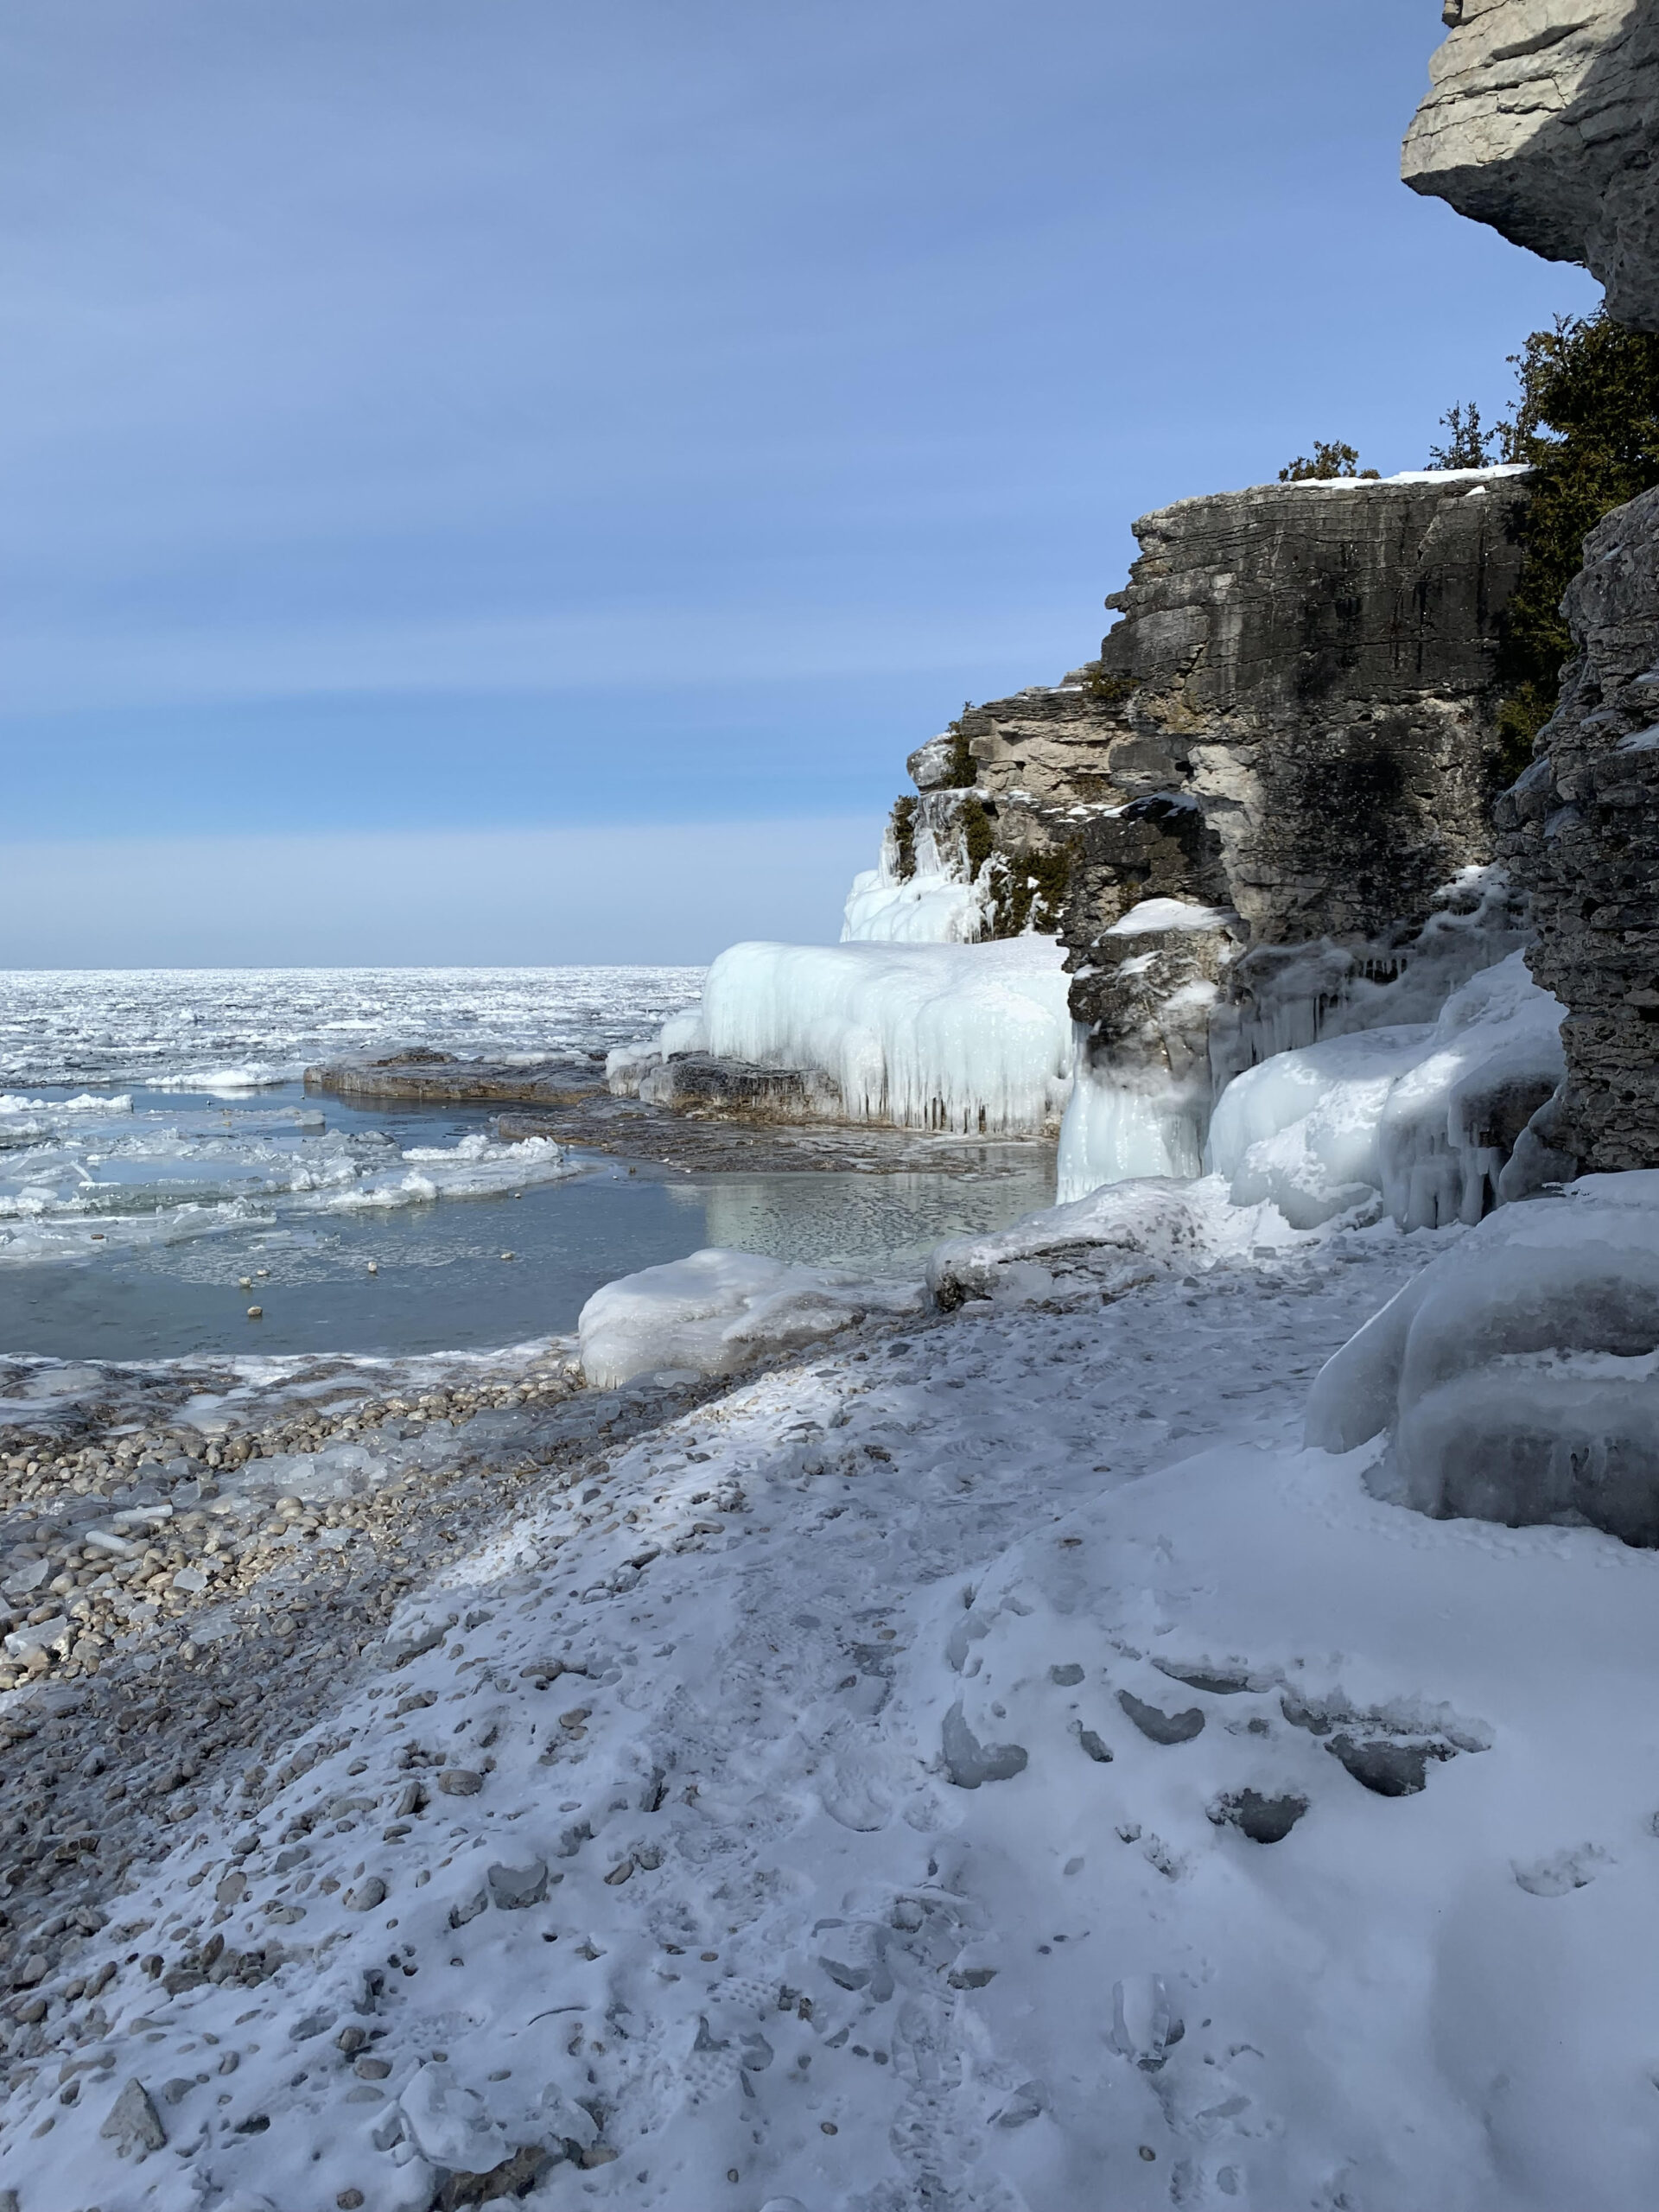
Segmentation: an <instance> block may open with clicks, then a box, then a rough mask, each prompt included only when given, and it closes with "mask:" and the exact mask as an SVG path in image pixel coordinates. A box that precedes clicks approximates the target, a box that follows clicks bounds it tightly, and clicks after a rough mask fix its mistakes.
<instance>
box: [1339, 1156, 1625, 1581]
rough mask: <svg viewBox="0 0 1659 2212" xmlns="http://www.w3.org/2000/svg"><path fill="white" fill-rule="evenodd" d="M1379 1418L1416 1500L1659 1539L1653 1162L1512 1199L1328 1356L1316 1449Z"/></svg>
mask: <svg viewBox="0 0 1659 2212" xmlns="http://www.w3.org/2000/svg"><path fill="white" fill-rule="evenodd" d="M1384 1430H1387V1431H1388V1432H1389V1433H1390V1437H1391V1446H1390V1453H1389V1462H1388V1465H1387V1468H1386V1470H1385V1471H1384V1474H1383V1477H1382V1478H1381V1479H1382V1485H1383V1487H1384V1488H1385V1489H1386V1490H1387V1491H1389V1493H1390V1494H1393V1495H1397V1496H1399V1497H1401V1498H1402V1500H1403V1501H1404V1502H1405V1503H1408V1504H1410V1505H1413V1506H1414V1507H1415V1508H1416V1509H1417V1510H1419V1511H1421V1512H1424V1513H1431V1514H1433V1515H1435V1516H1442V1517H1443V1516H1453V1515H1461V1516H1470V1517H1471V1518H1473V1519H1477V1520H1483V1521H1501V1522H1506V1523H1508V1524H1509V1525H1510V1526H1511V1527H1518V1526H1521V1525H1522V1524H1525V1523H1528V1522H1548V1521H1567V1522H1582V1521H1587V1522H1591V1523H1592V1525H1593V1526H1594V1527H1596V1528H1599V1529H1608V1530H1609V1531H1611V1534H1613V1535H1617V1536H1621V1537H1623V1538H1624V1541H1626V1542H1627V1543H1632V1544H1644V1545H1656V1544H1659V1172H1649V1173H1636V1174H1626V1175H1591V1176H1586V1177H1585V1178H1584V1179H1583V1180H1582V1181H1580V1182H1578V1183H1575V1184H1573V1185H1571V1186H1570V1188H1569V1189H1568V1190H1567V1192H1565V1193H1564V1194H1563V1195H1562V1196H1560V1197H1558V1198H1541V1199H1535V1200H1533V1201H1531V1202H1529V1203H1528V1204H1525V1205H1514V1206H1506V1207H1504V1208H1503V1211H1501V1212H1499V1213H1496V1214H1493V1215H1491V1216H1490V1217H1488V1218H1487V1219H1486V1220H1485V1221H1484V1222H1482V1223H1481V1224H1480V1225H1479V1227H1478V1228H1477V1229H1475V1230H1471V1232H1470V1233H1469V1235H1468V1236H1465V1237H1464V1238H1463V1239H1462V1240H1461V1241H1460V1242H1459V1243H1458V1244H1456V1245H1455V1246H1453V1248H1452V1250H1451V1251H1449V1252H1446V1253H1444V1254H1442V1255H1440V1257H1439V1258H1437V1259H1436V1260H1434V1261H1433V1262H1431V1263H1430V1265H1429V1266H1428V1267H1427V1268H1425V1269H1424V1270H1423V1272H1422V1274H1420V1275H1418V1276H1417V1277H1416V1278H1415V1279H1414V1281H1412V1282H1410V1283H1409V1284H1408V1285H1407V1287H1405V1289H1403V1290H1402V1291H1401V1292H1399V1293H1398V1294H1397V1295H1396V1296H1395V1298H1393V1299H1392V1300H1390V1301H1389V1304H1388V1305H1387V1306H1384V1307H1383V1311H1382V1312H1381V1313H1378V1314H1377V1315H1376V1318H1375V1319H1372V1320H1371V1321H1370V1322H1368V1323H1367V1324H1366V1325H1365V1327H1364V1328H1363V1329H1362V1330H1361V1331H1360V1332H1359V1334H1358V1335H1357V1337H1355V1338H1353V1340H1352V1342H1351V1343H1350V1344H1346V1345H1344V1348H1343V1350H1342V1351H1339V1352H1338V1354H1337V1355H1336V1357H1334V1358H1333V1359H1332V1360H1331V1361H1330V1362H1328V1363H1327V1364H1326V1365H1325V1368H1324V1369H1323V1370H1322V1371H1321V1372H1320V1375H1319V1379H1318V1381H1317V1382H1316V1383H1315V1384H1314V1387H1313V1393H1312V1395H1311V1397H1310V1399H1309V1402H1308V1417H1307V1437H1308V1441H1309V1443H1310V1444H1314V1445H1319V1446H1324V1448H1325V1450H1327V1451H1332V1452H1341V1451H1348V1450H1351V1449H1352V1448H1353V1447H1354V1446H1357V1445H1360V1444H1362V1443H1364V1442H1365V1441H1366V1440H1368V1439H1370V1438H1371V1437H1373V1436H1376V1435H1377V1434H1379V1433H1382V1432H1383V1431H1384Z"/></svg>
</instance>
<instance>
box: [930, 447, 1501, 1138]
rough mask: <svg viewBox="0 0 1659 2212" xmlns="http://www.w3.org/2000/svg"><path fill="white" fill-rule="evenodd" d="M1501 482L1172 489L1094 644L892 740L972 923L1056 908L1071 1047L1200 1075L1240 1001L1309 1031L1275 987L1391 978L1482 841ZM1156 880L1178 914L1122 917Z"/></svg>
mask: <svg viewBox="0 0 1659 2212" xmlns="http://www.w3.org/2000/svg"><path fill="white" fill-rule="evenodd" d="M1525 498H1526V489H1525V477H1524V472H1520V471H1514V470H1503V469H1485V470H1477V471H1468V472H1438V473H1427V474H1420V475H1413V476H1408V477H1403V478H1396V479H1393V480H1387V481H1383V482H1377V481H1375V480H1361V479H1344V480H1332V481H1330V482H1316V483H1300V484H1275V485H1268V486H1258V487H1256V488H1255V489H1253V490H1249V491H1243V492H1234V493H1217V494H1214V495H1212V496H1210V497H1207V498H1203V499H1184V500H1181V501H1179V502H1178V503H1177V504H1176V505H1173V506H1170V507H1166V508H1163V509H1161V510H1160V511H1159V512H1157V513H1154V514H1152V515H1148V516H1146V517H1144V518H1142V519H1141V521H1140V522H1139V523H1137V524H1135V533H1136V536H1137V538H1138V540H1139V542H1140V546H1141V553H1140V557H1139V558H1138V559H1137V560H1136V562H1135V564H1134V566H1133V568H1132V569H1131V572H1130V578H1129V582H1128V586H1127V587H1126V588H1125V589H1124V590H1123V591H1122V592H1119V593H1116V594H1114V595H1113V597H1112V598H1111V600H1110V601H1109V602H1108V604H1109V606H1111V607H1114V608H1115V609H1116V610H1117V612H1118V613H1119V614H1120V615H1121V618H1122V619H1121V620H1119V622H1118V623H1117V624H1116V627H1115V628H1114V629H1113V630H1112V631H1111V632H1110V633H1109V635H1108V636H1107V638H1106V639H1104V640H1103V644H1102V648H1101V658H1100V659H1099V661H1098V662H1096V663H1094V664H1090V666H1089V667H1087V668H1085V669H1080V670H1077V671H1073V672H1072V673H1071V675H1070V676H1068V677H1066V678H1065V681H1064V682H1063V683H1060V684H1058V685H1055V686H1052V687H1046V688H1033V689H1032V690H1027V691H1023V692H1020V693H1019V694H1017V695H1015V696H1014V697H1012V698H1008V699H1001V700H995V701H993V702H989V703H988V704H987V705H984V706H982V707H977V708H974V709H969V710H968V711H966V712H964V714H963V715H962V717H961V718H960V721H959V722H958V723H957V725H956V727H955V728H954V730H953V732H952V733H951V734H950V735H949V736H948V737H946V738H944V739H938V740H935V741H933V742H932V744H931V745H929V746H926V747H923V748H922V749H921V751H920V752H919V753H916V754H915V755H913V756H912V761H911V769H912V777H913V779H914V780H915V782H916V784H917V785H918V796H917V798H915V799H914V800H912V801H909V802H901V807H900V810H899V815H900V818H901V823H902V825H903V827H904V828H905V829H906V834H907V835H908V836H910V837H911V838H912V841H913V840H916V839H923V840H925V851H926V853H927V854H928V855H929V856H930V865H938V856H940V855H945V856H947V857H949V856H950V855H954V859H953V861H952V863H951V864H952V865H954V866H955V868H957V870H958V871H959V872H961V873H963V874H967V873H968V872H969V871H972V872H973V873H974V874H976V877H977V879H978V880H979V881H980V882H981V883H982V884H983V885H985V886H986V887H987V888H988V896H987V897H986V898H985V899H984V900H983V901H982V910H981V919H982V922H984V923H986V924H988V926H989V929H990V931H994V932H995V933H1007V932H1011V931H1018V930H1019V929H1021V928H1024V927H1028V926H1035V927H1038V928H1046V929H1051V930H1054V929H1057V930H1058V934H1059V935H1060V937H1061V938H1062V939H1063V941H1064V943H1065V945H1066V948H1067V953H1068V966H1069V967H1070V968H1071V970H1072V971H1073V976H1074V982H1073V988H1072V993H1071V1010H1072V1014H1073V1015H1074V1017H1075V1019H1076V1020H1078V1021H1079V1022H1080V1023H1082V1024H1084V1026H1085V1027H1086V1028H1087V1030H1088V1033H1089V1037H1090V1052H1091V1055H1092V1056H1093V1057H1095V1058H1097V1059H1099V1060H1101V1061H1103V1062H1104V1061H1109V1062H1110V1064H1111V1065H1112V1066H1113V1067H1114V1068H1115V1069H1116V1070H1117V1071H1122V1072H1124V1073H1126V1074H1128V1075H1131V1076H1132V1075H1133V1074H1134V1073H1135V1071H1144V1073H1145V1075H1146V1076H1147V1079H1148V1080H1150V1081H1153V1082H1159V1083H1164V1084H1169V1083H1173V1084H1178V1085H1179V1084H1192V1085H1194V1086H1199V1085H1201V1084H1204V1083H1205V1082H1207V1079H1208V1067H1207V1065H1206V1060H1207V1058H1208V1057H1209V1056H1210V1055H1211V1045H1212V1042H1213V1040H1214V1039H1216V1038H1217V1037H1221V1036H1224V1037H1225V1039H1226V1041H1225V1043H1224V1046H1223V1047H1222V1060H1223V1063H1224V1066H1223V1067H1222V1068H1221V1069H1220V1071H1223V1072H1224V1071H1227V1070H1229V1069H1230V1067H1231V1066H1232V1065H1236V1064H1239V1063H1240V1062H1241V1060H1242V1059H1248V1058H1249V1057H1251V1054H1252V1052H1253V1050H1254V1046H1252V1044H1251V1043H1250V1041H1249V1039H1248V1038H1244V1037H1243V1035H1242V1028H1241V1025H1243V1027H1248V1026H1249V1020H1250V1019H1251V1017H1252V1016H1253V1015H1255V1014H1261V1015H1262V1018H1263V1020H1265V1021H1266V1023H1267V1025H1268V1027H1269V1028H1270V1029H1271V1030H1272V1033H1273V1034H1272V1041H1273V1043H1274V1045H1277V1044H1281V1043H1286V1042H1303V1041H1306V1035H1305V1034H1300V1033H1299V1034H1294V1035H1293V1034H1290V1033H1287V1031H1286V1030H1285V1028H1284V1026H1283V1023H1282V1021H1280V1020H1277V1015H1278V1014H1279V1013H1280V1012H1281V1011H1282V1007H1283V1005H1284V1003H1285V1002H1286V1001H1287V1000H1288V999H1289V998H1290V997H1291V996H1294V995H1300V997H1301V998H1302V999H1303V1000H1305V1001H1307V1002H1308V1003H1309V1004H1310V1005H1311V1006H1313V1008H1314V1012H1313V1015H1311V1016H1310V1017H1309V1019H1311V1020H1312V1019H1317V1012H1318V1002H1319V1001H1325V1002H1329V1001H1335V1000H1338V999H1339V998H1340V997H1341V995H1342V994H1343V993H1344V990H1345V989H1347V988H1349V986H1350V985H1351V983H1352V982H1353V981H1354V980H1355V978H1357V977H1360V976H1373V977H1375V976H1379V975H1381V976H1385V977H1386V976H1391V975H1393V974H1394V973H1395V971H1396V970H1397V969H1398V968H1399V967H1400V965H1401V964H1402V962H1403V961H1404V960H1405V959H1406V958H1407V957H1408V946H1409V945H1410V944H1411V942H1412V941H1413V940H1414V938H1416V936H1417V934H1418V932H1419V931H1421V929H1422V927H1423V925H1424V924H1425V922H1426V921H1427V919H1428V918H1429V916H1430V914H1431V912H1432V911H1433V909H1434V906H1435V901H1436V897H1437V894H1439V893H1441V892H1442V890H1443V888H1444V887H1445V886H1446V884H1447V883H1448V882H1450V881H1451V880H1453V879H1454V878H1456V877H1458V876H1459V874H1460V873H1462V872H1463V871H1465V870H1467V869H1469V868H1478V867H1479V866H1481V865H1482V864H1484V862H1486V861H1489V860H1490V859H1491V853H1492V830H1491V807H1492V802H1493V799H1494V797H1495V795H1496V793H1497V791H1498V789H1499V788H1500V787H1501V785H1502V784H1503V781H1504V780H1505V776H1504V771H1503V756H1502V749H1501V747H1500V745H1499V741H1498V739H1497V733H1496V727H1495V721H1494V709H1495V703H1496V702H1495V683H1494V663H1495V658H1496V652H1497V623H1498V617H1499V615H1500V613H1501V612H1502V610H1503V605H1504V602H1505V601H1506V600H1507V598H1508V596H1509V594H1510V591H1511V590H1512V589H1513V588H1514V584H1515V580H1516V574H1517V571H1518V566H1519V556H1518V553H1517V550H1516V543H1515V535H1514V524H1515V521H1516V516H1517V514H1518V512H1520V509H1521V507H1522V504H1523V502H1524V500H1525ZM964 774H971V776H972V779H973V780H972V783H971V785H970V786H965V785H963V782H962V780H961V779H962V778H963V776H964ZM912 849H915V848H914V846H912ZM888 865H889V868H891V867H892V866H893V854H892V853H891V852H890V854H889V856H888ZM1153 900H1161V901H1166V902H1170V901H1173V902H1178V904H1179V908H1180V909H1181V910H1182V911H1179V912H1176V911H1171V912H1167V913H1166V915H1165V923H1166V926H1164V927H1161V928H1153V927H1148V926H1146V925H1147V923H1148V920H1149V915H1148V913H1147V912H1142V913H1141V914H1140V916H1139V917H1138V918H1137V919H1136V920H1135V923H1134V925H1133V926H1132V927H1128V928H1123V927H1120V925H1121V924H1122V923H1123V922H1124V918H1125V916H1126V915H1128V914H1129V913H1130V912H1131V910H1132V909H1137V908H1144V907H1145V906H1146V902H1147V901H1153ZM1293 971H1294V981H1293ZM1307 1033H1310V1034H1311V1030H1310V1031H1308V1032H1307ZM1200 1118H1201V1116H1200Z"/></svg>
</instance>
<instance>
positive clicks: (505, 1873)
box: [485, 1859, 547, 1912]
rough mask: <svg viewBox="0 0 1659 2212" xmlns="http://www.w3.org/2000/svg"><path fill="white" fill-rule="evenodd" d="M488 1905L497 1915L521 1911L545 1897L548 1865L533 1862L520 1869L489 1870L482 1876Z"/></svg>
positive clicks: (535, 1860) (539, 1860) (517, 1867)
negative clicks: (489, 1903) (498, 1913)
mask: <svg viewBox="0 0 1659 2212" xmlns="http://www.w3.org/2000/svg"><path fill="white" fill-rule="evenodd" d="M485 1880H486V1882H487V1883H488V1884H489V1890H490V1902H491V1904H493V1905H494V1906H495V1908H496V1910H498V1911H499V1912H518V1911H522V1910H523V1909H524V1907H525V1906H526V1905H532V1904H540V1903H541V1902H542V1899H543V1897H545V1896H546V1895H547V1862H546V1860H545V1859H531V1860H530V1862H529V1863H528V1865H526V1866H492V1867H491V1868H490V1870H489V1872H488V1873H487V1874H486V1876H485Z"/></svg>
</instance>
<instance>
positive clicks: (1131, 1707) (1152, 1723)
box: [1117, 1690, 1204, 1744]
mask: <svg viewBox="0 0 1659 2212" xmlns="http://www.w3.org/2000/svg"><path fill="white" fill-rule="evenodd" d="M1117 1701H1118V1704H1119V1705H1120V1706H1121V1707H1122V1709H1123V1711H1124V1713H1126V1714H1127V1715H1128V1718H1129V1719H1131V1720H1132V1721H1134V1723H1135V1726H1136V1727H1137V1728H1138V1729H1139V1730H1140V1731H1141V1734H1142V1735H1143V1736H1145V1737H1147V1738H1149V1739H1150V1741H1151V1742H1153V1743H1154V1744H1190V1743H1191V1742H1192V1738H1194V1737H1195V1736H1197V1735H1199V1734H1201V1733H1202V1732H1203V1728H1204V1714H1203V1713H1202V1712H1201V1711H1200V1710H1199V1709H1198V1707H1197V1706H1196V1705H1192V1706H1189V1707H1187V1708H1186V1710H1185V1713H1163V1712H1160V1709H1159V1708H1158V1707H1157V1706H1155V1705H1147V1704H1146V1703H1145V1702H1144V1701H1143V1700H1141V1699H1140V1698H1138V1697H1136V1696H1135V1694H1134V1693H1133V1692H1132V1691H1129V1690H1119V1692H1118V1694H1117Z"/></svg>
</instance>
